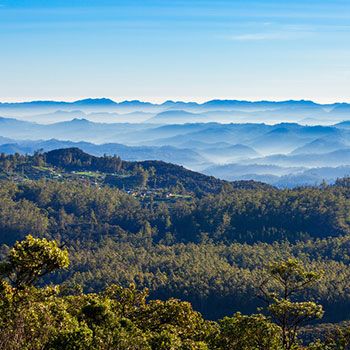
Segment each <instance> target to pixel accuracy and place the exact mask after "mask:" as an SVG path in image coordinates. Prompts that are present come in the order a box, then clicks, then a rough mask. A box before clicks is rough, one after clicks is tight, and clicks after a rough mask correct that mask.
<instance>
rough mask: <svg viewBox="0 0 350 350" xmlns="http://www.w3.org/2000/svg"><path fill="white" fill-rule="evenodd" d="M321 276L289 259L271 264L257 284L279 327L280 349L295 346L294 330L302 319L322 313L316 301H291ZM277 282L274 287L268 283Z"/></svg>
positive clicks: (304, 320)
mask: <svg viewBox="0 0 350 350" xmlns="http://www.w3.org/2000/svg"><path fill="white" fill-rule="evenodd" d="M319 278H320V274H318V273H316V272H314V271H307V270H306V269H305V268H304V266H303V265H302V264H301V262H300V261H298V260H296V259H288V260H286V261H282V262H277V263H274V264H271V266H270V269H269V271H268V277H267V278H266V279H265V280H264V281H263V283H262V284H261V286H260V290H261V292H262V295H263V297H264V298H265V300H266V301H267V302H268V303H269V306H268V307H267V310H268V312H269V313H270V314H271V316H272V319H273V320H274V321H275V322H276V324H277V325H278V326H280V327H281V338H282V344H283V349H285V350H291V349H295V348H296V346H297V342H298V338H297V332H298V330H299V329H300V327H301V326H302V325H303V323H306V322H308V321H310V320H314V319H319V318H322V316H323V313H324V312H323V308H322V306H321V305H318V304H316V303H315V302H311V301H307V302H298V301H292V300H291V298H294V297H296V296H297V293H299V292H301V291H303V290H304V289H307V288H308V287H310V286H311V285H312V284H314V283H315V282H316V281H317V280H318V279H319ZM270 282H275V283H276V284H277V286H276V287H277V288H276V290H272V291H271V288H269V287H270V286H269V283H270Z"/></svg>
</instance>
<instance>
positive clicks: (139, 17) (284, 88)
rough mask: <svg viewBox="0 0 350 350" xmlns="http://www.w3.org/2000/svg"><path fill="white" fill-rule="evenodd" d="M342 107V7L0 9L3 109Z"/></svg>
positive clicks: (349, 67) (347, 64) (129, 4)
mask: <svg viewBox="0 0 350 350" xmlns="http://www.w3.org/2000/svg"><path fill="white" fill-rule="evenodd" d="M102 96H103V97H110V98H113V99H115V100H117V101H119V100H124V99H141V100H150V101H157V102H158V101H163V100H167V99H174V100H180V99H181V100H196V101H203V100H208V99H213V98H230V99H248V100H261V99H269V100H284V99H312V100H316V101H321V102H331V101H350V1H348V0H346V1H344V0H333V1H323V0H318V1H315V0H309V1H307V0H304V1H300V0H294V1H289V0H284V1H283V0H270V1H265V0H260V1H252V0H242V1H241V0H231V1H228V0H217V1H205V0H187V1H185V0H181V1H180V0H171V1H170V0H169V1H167V0H162V1H155V0H149V1H147V0H144V1H140V0H136V1H132V0H129V1H118V0H117V1H111V0H95V1H92V0H85V1H83V0H71V1H66V0H60V1H58V0H46V1H44V0H22V1H16V0H0V100H1V101H18V100H33V99H35V100H37V99H58V100H75V99H79V98H84V97H102Z"/></svg>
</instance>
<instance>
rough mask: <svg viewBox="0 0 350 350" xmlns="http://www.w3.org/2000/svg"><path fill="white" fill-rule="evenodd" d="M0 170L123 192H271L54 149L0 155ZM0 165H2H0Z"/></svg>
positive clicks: (162, 166) (156, 164)
mask: <svg viewBox="0 0 350 350" xmlns="http://www.w3.org/2000/svg"><path fill="white" fill-rule="evenodd" d="M0 162H2V169H5V170H9V171H12V172H15V173H18V174H20V173H23V174H24V175H26V176H27V177H29V178H30V177H31V176H32V177H33V175H34V178H40V177H43V178H45V177H50V174H51V175H54V174H55V173H56V175H61V176H62V175H64V174H62V172H64V173H67V172H68V173H75V174H76V175H81V176H85V177H86V178H90V179H92V178H94V180H99V183H101V184H106V185H110V186H116V187H118V188H120V189H125V190H141V189H142V190H145V189H151V190H155V189H164V190H168V191H171V192H176V193H177V194H191V193H193V194H195V195H204V194H209V193H213V194H215V193H219V192H220V191H221V190H222V189H223V188H224V187H225V186H226V187H227V186H228V187H231V186H232V187H235V188H250V189H252V188H270V186H269V185H265V184H263V183H259V182H255V181H238V182H236V183H231V184H230V183H229V182H227V181H223V180H219V179H216V178H215V177H212V176H207V175H203V174H200V173H197V172H193V171H191V170H188V169H186V168H184V167H182V166H179V165H175V164H171V163H165V162H162V161H155V160H147V161H139V162H130V161H123V160H122V159H120V157H118V156H103V157H96V156H93V155H90V154H87V153H85V152H83V151H82V150H80V149H78V148H65V149H57V150H53V151H50V152H46V153H38V152H37V153H36V154H35V155H34V156H28V155H27V156H22V155H18V154H16V155H10V156H6V155H1V157H0ZM0 165H1V164H0Z"/></svg>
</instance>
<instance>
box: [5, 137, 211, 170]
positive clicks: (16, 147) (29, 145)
mask: <svg viewBox="0 0 350 350" xmlns="http://www.w3.org/2000/svg"><path fill="white" fill-rule="evenodd" d="M0 141H1V139H0ZM65 148H79V149H81V150H82V151H84V152H86V153H89V154H91V155H94V156H103V155H104V154H106V155H118V156H120V157H121V158H122V159H125V160H128V161H144V160H161V161H165V162H172V163H175V164H179V165H185V166H187V167H188V168H191V169H196V168H198V167H200V168H202V167H204V166H205V165H208V161H207V160H205V158H203V157H202V156H201V155H200V154H198V153H197V152H195V151H194V150H191V149H179V148H175V147H171V146H162V147H145V146H142V147H129V146H125V145H122V144H117V143H107V144H102V145H96V144H93V143H89V142H71V141H60V140H56V139H51V140H46V141H21V142H17V143H14V141H12V143H4V144H2V145H0V153H5V154H14V153H20V154H33V153H34V152H35V151H37V150H43V151H46V152H47V151H51V150H55V149H65Z"/></svg>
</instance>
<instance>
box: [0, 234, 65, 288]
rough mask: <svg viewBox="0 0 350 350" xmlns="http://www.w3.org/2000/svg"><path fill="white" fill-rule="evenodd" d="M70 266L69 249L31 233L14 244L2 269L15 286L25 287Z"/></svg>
mask: <svg viewBox="0 0 350 350" xmlns="http://www.w3.org/2000/svg"><path fill="white" fill-rule="evenodd" d="M68 266H69V258H68V251H67V250H62V249H61V248H59V247H58V244H57V243H56V242H55V241H48V240H47V239H45V238H43V239H40V238H34V237H33V236H31V235H29V236H27V237H26V239H25V240H24V241H22V242H17V243H16V244H15V245H14V247H13V248H12V249H11V250H10V252H9V255H8V258H7V261H6V262H4V263H2V264H1V267H0V268H1V269H0V271H1V273H2V275H3V277H6V278H8V280H9V281H10V282H11V284H12V285H13V286H14V287H15V288H24V287H26V286H31V285H33V284H35V283H36V282H37V281H38V279H39V278H41V277H43V276H45V275H46V274H49V273H51V272H53V271H55V270H57V269H64V268H67V267H68Z"/></svg>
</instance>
